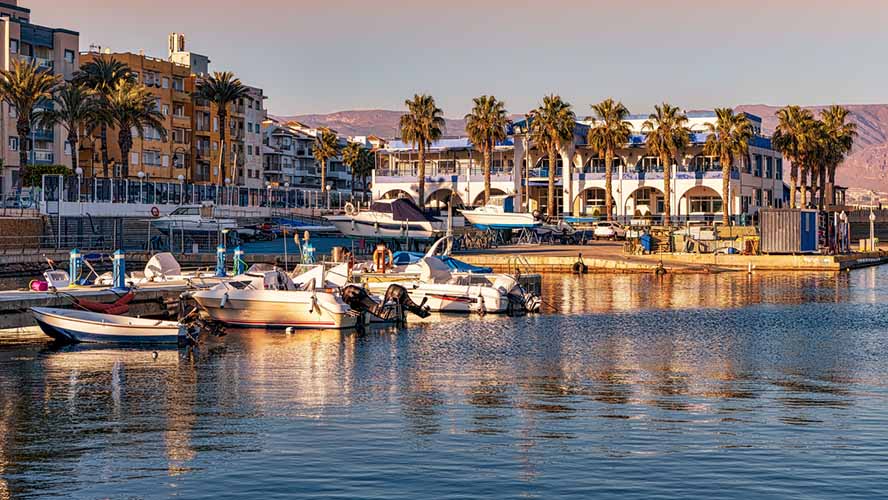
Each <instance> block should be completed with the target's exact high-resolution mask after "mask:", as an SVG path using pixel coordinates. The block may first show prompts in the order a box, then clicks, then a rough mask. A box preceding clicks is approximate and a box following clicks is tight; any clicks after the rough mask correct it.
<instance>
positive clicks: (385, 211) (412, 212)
mask: <svg viewBox="0 0 888 500" xmlns="http://www.w3.org/2000/svg"><path fill="white" fill-rule="evenodd" d="M326 219H327V220H328V221H330V222H331V223H332V224H333V225H335V226H336V229H338V230H339V232H341V233H342V234H344V235H345V236H347V237H349V238H364V239H371V240H373V239H380V240H384V239H389V240H405V239H412V240H433V239H436V238H438V237H440V236H441V234H443V232H444V230H445V229H446V228H445V227H444V222H442V221H439V220H436V219H434V218H431V217H428V216H427V215H426V214H424V213H423V212H422V211H421V210H420V209H419V207H417V206H416V205H415V204H414V203H413V202H412V201H411V200H409V199H406V198H398V199H393V200H377V201H374V202H373V203H372V204H371V205H370V209H369V210H363V211H358V210H356V209H355V208H354V207H352V206H348V205H347V206H346V213H345V215H331V216H327V217H326Z"/></svg>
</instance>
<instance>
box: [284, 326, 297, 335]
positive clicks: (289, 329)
mask: <svg viewBox="0 0 888 500" xmlns="http://www.w3.org/2000/svg"><path fill="white" fill-rule="evenodd" d="M295 331H296V329H295V328H293V327H292V326H288V327H287V329H286V330H284V332H286V334H287V335H293V333H294V332H295Z"/></svg>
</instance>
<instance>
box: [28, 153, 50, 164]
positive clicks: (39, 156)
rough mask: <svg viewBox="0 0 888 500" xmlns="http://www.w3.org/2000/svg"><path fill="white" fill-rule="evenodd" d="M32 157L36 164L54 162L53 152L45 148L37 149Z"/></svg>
mask: <svg viewBox="0 0 888 500" xmlns="http://www.w3.org/2000/svg"><path fill="white" fill-rule="evenodd" d="M31 158H32V160H33V162H34V163H36V164H40V165H49V164H52V161H53V153H52V151H49V150H45V149H35V150H34V151H32V152H31Z"/></svg>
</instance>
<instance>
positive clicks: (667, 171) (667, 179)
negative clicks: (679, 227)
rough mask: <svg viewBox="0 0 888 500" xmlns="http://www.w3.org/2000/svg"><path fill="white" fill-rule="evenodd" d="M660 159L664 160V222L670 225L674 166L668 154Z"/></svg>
mask: <svg viewBox="0 0 888 500" xmlns="http://www.w3.org/2000/svg"><path fill="white" fill-rule="evenodd" d="M660 161H661V162H663V224H664V225H667V226H668V225H669V224H670V223H671V220H672V205H671V203H669V202H670V199H671V198H672V197H671V196H669V194H670V193H671V185H672V166H671V165H670V163H671V162H670V161H669V157H668V156H662V157H661V158H660ZM654 208H656V207H654Z"/></svg>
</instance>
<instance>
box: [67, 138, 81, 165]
mask: <svg viewBox="0 0 888 500" xmlns="http://www.w3.org/2000/svg"><path fill="white" fill-rule="evenodd" d="M68 144H69V145H70V146H71V170H72V171H76V170H77V167H79V166H80V164H79V160H78V157H77V134H75V133H74V132H68Z"/></svg>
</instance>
